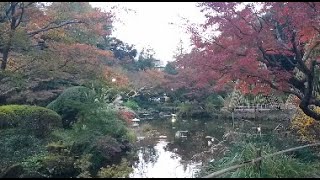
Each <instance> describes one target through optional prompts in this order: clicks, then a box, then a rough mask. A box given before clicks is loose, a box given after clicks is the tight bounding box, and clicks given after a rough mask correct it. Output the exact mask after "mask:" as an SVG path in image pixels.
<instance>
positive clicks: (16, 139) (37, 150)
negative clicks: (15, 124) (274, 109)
mask: <svg viewBox="0 0 320 180" xmlns="http://www.w3.org/2000/svg"><path fill="white" fill-rule="evenodd" d="M46 143H47V140H46V139H39V138H37V137H35V136H33V135H30V134H29V135H26V134H21V133H20V131H19V130H17V129H5V130H0V144H1V146H0V162H1V163H0V169H3V168H5V167H8V166H10V165H12V164H14V163H19V162H21V161H23V160H24V159H26V158H28V157H30V156H32V155H34V154H41V153H42V152H44V151H45V147H44V145H45V144H46Z"/></svg>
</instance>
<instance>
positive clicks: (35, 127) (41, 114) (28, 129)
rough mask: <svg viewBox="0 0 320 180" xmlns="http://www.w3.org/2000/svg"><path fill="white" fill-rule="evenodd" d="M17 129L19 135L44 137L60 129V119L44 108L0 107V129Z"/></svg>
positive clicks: (25, 106) (24, 106)
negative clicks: (26, 134)
mask: <svg viewBox="0 0 320 180" xmlns="http://www.w3.org/2000/svg"><path fill="white" fill-rule="evenodd" d="M10 127H18V128H19V129H20V131H19V133H28V134H29V133H30V134H34V135H36V136H41V137H42V136H45V135H48V134H49V133H50V131H51V130H53V129H54V128H57V127H61V117H60V116H59V115H58V114H57V113H56V112H54V111H52V110H50V109H46V108H44V107H38V106H29V105H6V106H0V128H10Z"/></svg>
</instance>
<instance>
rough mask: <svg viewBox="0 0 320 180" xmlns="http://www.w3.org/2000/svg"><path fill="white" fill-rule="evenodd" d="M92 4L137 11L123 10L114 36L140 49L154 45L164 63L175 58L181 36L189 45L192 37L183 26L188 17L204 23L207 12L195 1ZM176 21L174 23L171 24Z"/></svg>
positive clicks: (157, 55)
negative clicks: (202, 10)
mask: <svg viewBox="0 0 320 180" xmlns="http://www.w3.org/2000/svg"><path fill="white" fill-rule="evenodd" d="M90 4H91V5H92V6H93V7H100V8H101V9H106V10H108V9H109V8H110V7H111V6H114V5H119V6H120V7H124V8H129V9H132V10H134V11H135V13H134V12H133V11H129V12H125V11H120V13H119V14H117V18H119V19H120V20H121V21H122V22H115V23H114V27H115V30H114V31H113V34H112V36H115V37H117V38H118V39H120V40H122V41H124V42H126V43H129V44H134V45H135V47H136V49H137V50H138V51H141V49H142V48H143V47H146V48H147V47H151V48H153V49H154V51H155V53H156V54H155V57H156V58H157V59H160V60H161V61H162V62H163V63H165V62H167V61H172V60H173V55H174V53H175V51H176V49H177V46H178V44H179V41H180V39H181V40H182V41H183V43H184V47H185V48H186V49H189V48H188V47H189V46H190V38H189V35H188V34H187V33H186V32H185V31H186V29H185V28H183V25H184V23H185V21H184V20H183V19H182V18H186V19H188V20H189V21H190V22H191V23H202V22H203V21H204V15H203V14H202V13H201V12H200V8H198V7H196V2H90ZM172 23H173V24H172Z"/></svg>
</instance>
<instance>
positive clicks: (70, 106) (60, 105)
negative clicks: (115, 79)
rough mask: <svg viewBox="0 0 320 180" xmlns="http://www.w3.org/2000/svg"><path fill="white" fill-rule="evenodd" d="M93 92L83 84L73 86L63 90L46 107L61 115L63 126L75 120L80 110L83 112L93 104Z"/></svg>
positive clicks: (67, 125)
mask: <svg viewBox="0 0 320 180" xmlns="http://www.w3.org/2000/svg"><path fill="white" fill-rule="evenodd" d="M94 100H95V92H94V91H93V90H91V89H89V88H87V87H84V86H74V87H70V88H68V89H66V90H65V91H63V93H62V94H60V96H59V97H58V98H57V99H55V100H54V101H52V102H51V103H49V104H48V105H47V108H49V109H52V110H54V111H56V112H57V113H58V114H60V115H61V117H62V120H63V121H62V123H63V126H64V127H70V125H71V124H72V123H73V122H76V117H77V116H78V115H79V113H80V112H85V111H86V109H87V108H88V107H89V106H93V105H94Z"/></svg>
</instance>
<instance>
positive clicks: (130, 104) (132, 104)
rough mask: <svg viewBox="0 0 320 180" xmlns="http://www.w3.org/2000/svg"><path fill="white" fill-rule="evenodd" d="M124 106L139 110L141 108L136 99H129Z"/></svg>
mask: <svg viewBox="0 0 320 180" xmlns="http://www.w3.org/2000/svg"><path fill="white" fill-rule="evenodd" d="M123 105H124V106H126V107H128V108H131V109H133V110H138V109H139V105H138V103H137V102H136V101H134V100H128V101H127V102H125V103H123Z"/></svg>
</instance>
